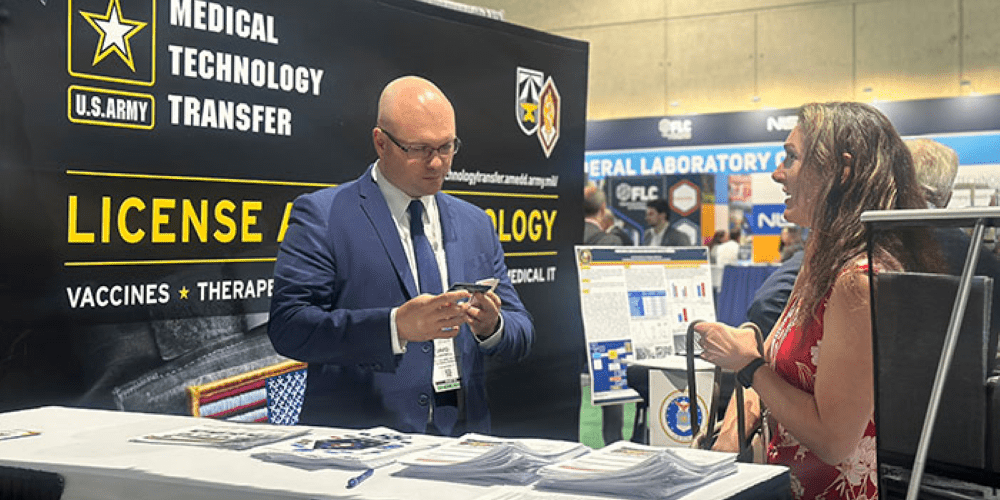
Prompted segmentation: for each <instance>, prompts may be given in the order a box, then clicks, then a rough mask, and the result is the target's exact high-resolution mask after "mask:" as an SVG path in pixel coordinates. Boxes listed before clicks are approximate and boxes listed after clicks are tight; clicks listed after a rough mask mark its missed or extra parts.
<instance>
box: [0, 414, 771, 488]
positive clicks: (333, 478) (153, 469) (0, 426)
mask: <svg viewBox="0 0 1000 500" xmlns="http://www.w3.org/2000/svg"><path fill="white" fill-rule="evenodd" d="M202 422H206V420H203V419H195V418H194V417H183V416H173V415H156V414H143V413H128V412H118V411H107V410H88V409H78V408H64V407H43V408H35V409H30V410H22V411H16V412H10V413H4V414H0V433H3V432H4V431H12V430H25V431H36V432H38V433H39V434H38V435H30V436H25V437H19V438H14V439H4V440H0V480H2V479H3V477H2V474H3V473H4V472H3V470H2V468H16V469H6V470H7V473H10V471H11V470H14V471H17V470H22V469H33V470H39V471H47V472H54V473H57V474H59V475H61V476H62V477H63V479H64V481H65V487H64V491H63V494H62V498H64V499H66V500H79V499H87V500H89V499H95V500H96V499H101V500H107V499H129V500H141V499H176V498H199V499H200V498H211V499H233V500H235V499H246V498H254V499H316V498H362V499H396V498H399V499H403V498H405V499H424V498H426V499H434V500H450V499H455V500H459V499H462V500H466V499H475V498H481V497H484V496H488V495H491V494H492V493H495V492H496V489H497V488H505V486H502V485H482V484H467V483H457V482H444V481H430V480H424V479H416V478H407V477H402V476H400V475H397V474H395V473H396V472H398V471H399V470H400V469H402V466H401V465H399V464H393V465H388V466H385V467H381V468H378V469H376V470H375V473H374V474H373V475H372V476H371V477H370V478H369V479H367V480H366V481H364V482H363V483H362V484H360V485H358V486H357V487H356V488H347V487H346V485H347V482H348V480H349V479H351V478H352V477H354V476H356V475H357V474H358V471H356V470H353V471H352V470H346V469H336V468H323V469H318V470H307V469H304V468H297V467H292V466H288V465H282V464H278V463H273V462H266V461H263V460H259V459H257V458H253V457H251V455H252V454H253V452H254V450H253V449H249V450H242V451H236V450H227V449H217V448H211V447H201V446H186V445H165V444H149V443H138V442H132V441H130V440H131V439H133V438H136V437H139V436H144V435H148V434H152V433H164V432H169V431H172V430H177V429H184V428H188V427H192V426H195V425H198V424H199V423H202ZM241 425H247V426H262V425H268V424H241ZM258 428H259V427H258ZM441 439H442V440H444V441H447V440H449V439H450V438H441ZM0 482H2V481H0ZM788 485H789V476H788V472H787V469H786V468H784V467H778V466H769V465H752V464H739V466H738V472H737V473H736V474H733V475H730V476H727V477H725V478H722V479H720V480H718V481H716V482H714V483H711V484H708V485H706V486H704V487H702V488H699V489H697V490H695V491H692V492H690V493H688V494H687V495H684V496H682V497H680V498H683V499H691V500H693V499H706V500H707V499H725V498H761V495H767V497H768V498H773V495H774V494H775V493H777V494H780V495H783V496H786V497H787V496H788V493H789V486H788ZM524 494H525V495H531V497H530V498H539V499H542V498H552V499H561V498H565V499H569V498H589V497H585V496H580V495H569V494H558V493H551V492H543V491H536V490H533V489H530V488H529V487H524ZM0 496H2V495H0ZM523 498H528V496H524V497H523ZM593 498H607V497H600V496H594V497H593Z"/></svg>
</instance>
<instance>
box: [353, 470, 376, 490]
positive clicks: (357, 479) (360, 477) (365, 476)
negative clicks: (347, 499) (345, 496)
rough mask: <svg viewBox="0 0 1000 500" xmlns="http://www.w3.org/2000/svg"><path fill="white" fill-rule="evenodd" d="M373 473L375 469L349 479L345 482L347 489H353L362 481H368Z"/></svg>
mask: <svg viewBox="0 0 1000 500" xmlns="http://www.w3.org/2000/svg"><path fill="white" fill-rule="evenodd" d="M374 473H375V469H368V470H366V471H364V472H362V473H361V474H360V475H358V476H357V477H352V478H351V479H349V480H348V481H347V487H348V488H353V487H355V486H357V485H359V484H361V482H362V481H364V480H365V479H368V478H370V477H372V474H374Z"/></svg>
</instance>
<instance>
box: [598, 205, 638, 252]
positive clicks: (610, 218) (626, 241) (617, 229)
mask: <svg viewBox="0 0 1000 500" xmlns="http://www.w3.org/2000/svg"><path fill="white" fill-rule="evenodd" d="M602 221H603V222H604V227H605V229H604V230H605V231H607V232H608V233H610V234H613V235H615V236H617V237H618V238H619V239H621V240H622V245H625V246H627V247H630V246H634V245H635V242H634V241H632V236H630V235H629V234H628V231H626V230H625V229H624V228H623V227H622V221H620V220H618V218H617V217H615V214H613V213H611V209H607V210H605V211H604V215H603V216H602Z"/></svg>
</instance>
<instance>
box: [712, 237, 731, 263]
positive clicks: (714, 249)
mask: <svg viewBox="0 0 1000 500" xmlns="http://www.w3.org/2000/svg"><path fill="white" fill-rule="evenodd" d="M727 239H728V233H727V232H726V230H725V229H716V230H715V234H713V235H712V239H710V240H708V244H707V246H708V258H709V261H710V262H711V263H712V264H715V262H716V260H717V259H718V258H717V256H716V252H717V251H718V248H719V245H721V244H723V243H724V242H725V241H726V240H727Z"/></svg>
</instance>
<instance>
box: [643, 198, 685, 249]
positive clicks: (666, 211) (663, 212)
mask: <svg viewBox="0 0 1000 500" xmlns="http://www.w3.org/2000/svg"><path fill="white" fill-rule="evenodd" d="M646 224H647V225H649V228H648V229H646V232H645V233H644V234H643V235H642V244H643V246H653V247H685V246H689V245H691V239H690V238H688V236H687V235H686V234H684V233H682V232H680V231H677V230H676V229H674V228H672V227H670V203H668V202H667V200H664V199H663V198H657V199H655V200H650V201H649V202H647V203H646Z"/></svg>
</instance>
